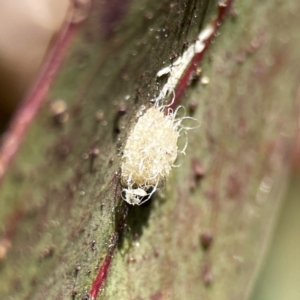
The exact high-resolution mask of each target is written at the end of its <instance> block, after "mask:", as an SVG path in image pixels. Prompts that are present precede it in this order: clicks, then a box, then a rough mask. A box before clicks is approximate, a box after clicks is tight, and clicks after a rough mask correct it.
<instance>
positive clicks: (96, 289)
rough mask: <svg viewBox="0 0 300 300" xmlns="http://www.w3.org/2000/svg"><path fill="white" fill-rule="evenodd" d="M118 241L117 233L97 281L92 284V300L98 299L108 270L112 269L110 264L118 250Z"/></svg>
mask: <svg viewBox="0 0 300 300" xmlns="http://www.w3.org/2000/svg"><path fill="white" fill-rule="evenodd" d="M117 241H118V232H116V233H115V235H114V237H113V243H112V244H111V245H110V247H109V248H108V251H107V255H106V257H105V259H104V261H103V263H102V266H101V267H100V269H99V272H98V274H97V277H96V279H95V280H94V282H93V284H92V288H91V291H90V298H91V300H94V299H96V298H97V296H98V293H99V291H100V288H101V287H102V286H103V283H104V281H105V279H106V277H107V273H108V270H109V267H110V264H111V261H112V256H113V253H114V250H115V248H116V245H117Z"/></svg>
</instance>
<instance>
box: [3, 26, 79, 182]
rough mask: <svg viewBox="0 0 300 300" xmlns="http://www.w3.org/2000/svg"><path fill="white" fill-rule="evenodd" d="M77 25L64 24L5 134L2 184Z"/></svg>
mask: <svg viewBox="0 0 300 300" xmlns="http://www.w3.org/2000/svg"><path fill="white" fill-rule="evenodd" d="M76 27H77V26H76V25H73V24H72V23H70V22H69V23H67V24H65V25H64V27H63V28H62V30H61V32H60V35H59V37H58V39H57V42H56V44H55V46H54V48H53V50H52V51H51V54H50V56H49V59H48V60H47V62H46V63H45V64H44V66H43V68H42V71H41V73H40V75H39V76H38V79H37V81H36V83H35V85H34V86H33V88H32V89H31V90H30V92H29V93H28V94H27V96H26V98H25V99H24V100H23V101H22V104H21V106H20V108H19V109H18V111H17V112H16V113H15V115H14V117H13V119H12V121H11V123H10V125H9V128H8V130H7V133H5V135H4V138H3V142H2V147H1V148H0V184H1V182H2V181H3V178H4V175H5V173H6V171H7V170H8V167H9V165H10V163H11V162H12V160H13V158H14V156H15V154H16V152H17V151H18V149H19V147H20V145H21V143H22V141H23V138H24V136H25V134H26V131H27V129H28V127H29V125H30V124H31V122H32V121H33V119H34V117H35V115H36V114H37V112H38V110H39V108H40V106H41V104H42V103H43V100H44V98H45V96H46V94H47V92H48V90H49V87H50V85H51V84H52V82H53V80H54V78H55V76H56V74H57V71H58V70H59V68H60V66H61V64H62V61H63V58H64V56H65V53H66V49H67V47H68V45H69V44H70V41H71V38H72V36H73V34H74V32H75V28H76Z"/></svg>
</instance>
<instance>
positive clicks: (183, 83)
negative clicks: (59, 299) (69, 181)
mask: <svg viewBox="0 0 300 300" xmlns="http://www.w3.org/2000/svg"><path fill="white" fill-rule="evenodd" d="M232 3H233V0H228V1H227V2H224V3H223V4H222V5H221V4H219V14H218V16H217V18H216V19H215V20H214V22H213V24H212V26H213V28H214V33H215V32H216V31H217V29H218V28H219V26H220V25H221V23H222V21H223V20H224V17H225V16H226V14H227V13H228V11H229V9H230V8H231V6H232ZM213 37H214V34H212V35H211V37H210V38H209V39H207V41H206V46H205V48H204V50H203V51H202V52H200V53H197V54H196V55H195V56H194V57H193V59H192V61H191V63H190V65H189V66H188V68H187V70H186V71H185V72H184V74H183V76H182V78H181V79H180V81H179V84H178V86H177V88H176V91H175V95H176V96H175V100H174V103H173V104H172V105H171V107H173V108H174V107H175V106H176V105H177V104H178V102H179V98H180V97H181V96H182V94H183V92H184V90H185V89H186V88H187V86H188V82H189V78H190V76H191V74H192V72H193V71H194V69H195V68H196V66H197V64H198V63H199V62H200V61H201V59H202V58H203V55H204V53H205V51H206V49H207V48H208V45H209V44H210V42H211V40H212V39H213ZM125 214H126V213H125ZM124 220H125V217H124V218H123V221H121V222H119V223H118V226H117V231H116V232H115V234H114V237H113V243H112V244H111V245H110V247H109V249H108V252H107V255H106V257H105V259H104V261H103V263H102V265H101V267H100V269H99V272H98V274H97V276H96V279H95V280H94V282H93V283H92V287H91V290H90V294H89V296H90V297H91V300H95V299H96V298H97V296H98V294H99V291H100V289H101V288H102V287H103V285H104V283H105V280H106V278H107V274H108V271H109V267H110V264H111V261H112V258H113V252H114V250H115V248H116V245H117V241H118V238H119V235H120V234H121V232H122V229H123V226H124Z"/></svg>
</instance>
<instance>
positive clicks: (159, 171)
mask: <svg viewBox="0 0 300 300" xmlns="http://www.w3.org/2000/svg"><path fill="white" fill-rule="evenodd" d="M180 108H182V106H180V107H179V108H177V109H176V110H175V111H173V109H171V108H168V106H166V105H162V104H159V101H157V102H156V103H155V105H154V106H153V107H151V108H149V109H148V110H146V111H145V109H143V110H142V111H141V112H140V113H138V115H137V116H138V117H139V119H138V121H137V123H136V124H135V126H134V127H133V129H132V130H131V132H130V134H129V136H128V139H127V142H126V145H125V148H124V154H123V156H122V164H121V184H122V186H123V194H124V196H122V197H123V199H124V200H125V201H126V202H128V203H129V204H132V205H141V204H143V203H144V202H146V201H147V200H149V199H150V197H151V196H152V194H153V193H154V192H155V191H156V189H157V186H158V184H159V183H160V182H161V181H164V180H165V179H167V177H168V176H169V173H170V171H171V169H172V167H174V162H175V160H176V158H177V154H178V153H183V154H184V153H185V149H186V146H187V142H186V145H185V146H184V148H183V149H182V150H178V147H177V141H178V138H179V136H180V134H181V132H182V131H183V132H185V131H186V130H188V129H191V128H189V127H185V126H183V125H182V121H183V120H184V119H192V120H195V119H193V118H191V117H186V116H184V117H177V112H178V110H179V109H180ZM165 110H167V113H165ZM197 127H198V126H197Z"/></svg>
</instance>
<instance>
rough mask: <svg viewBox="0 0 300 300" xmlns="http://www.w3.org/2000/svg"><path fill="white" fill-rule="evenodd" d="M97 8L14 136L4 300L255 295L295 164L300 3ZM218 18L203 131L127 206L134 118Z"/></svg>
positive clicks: (181, 0)
mask: <svg viewBox="0 0 300 300" xmlns="http://www.w3.org/2000/svg"><path fill="white" fill-rule="evenodd" d="M84 2H86V3H85V5H88V1H76V7H77V8H76V9H77V10H79V11H76V14H75V15H73V18H72V21H69V22H71V23H67V24H66V25H65V27H64V28H63V29H62V33H61V36H60V39H59V40H58V41H57V45H56V48H55V49H54V50H53V52H52V54H51V55H50V56H51V57H50V58H49V60H48V63H46V64H45V67H44V69H43V70H42V73H41V76H40V77H39V78H38V79H37V84H36V85H35V86H34V87H33V89H32V91H31V92H30V93H29V95H28V97H27V98H26V99H25V102H24V103H23V105H22V107H21V108H20V110H19V112H18V113H17V114H16V116H15V118H14V120H12V123H11V124H12V125H11V127H10V129H9V130H8V132H7V135H6V137H10V138H11V139H10V140H9V139H8V138H7V139H5V138H4V139H3V143H2V152H1V154H0V162H1V163H2V165H1V164H0V173H2V175H3V176H4V177H3V180H2V183H1V189H0V222H1V223H0V224H1V227H0V230H1V237H0V238H1V240H0V295H1V297H0V298H1V299H14V300H19V299H31V300H33V299H124V300H127V299H128V300H129V299H135V300H138V299H139V300H142V299H143V300H144V299H151V300H159V299H161V300H163V299H174V300H176V299H189V300H193V299H214V300H241V299H247V297H248V295H249V293H250V291H251V289H252V286H253V282H254V280H255V278H256V274H257V270H258V269H259V266H260V265H261V263H262V261H263V259H264V253H265V249H266V246H267V244H268V240H269V239H270V236H271V233H272V228H273V226H274V224H275V221H276V216H277V213H278V210H279V208H280V204H281V198H282V197H281V195H282V192H283V191H284V189H285V186H286V184H287V179H288V174H289V171H290V169H291V168H293V164H295V162H297V159H296V160H293V161H292V157H294V156H293V155H294V149H295V147H296V146H295V140H296V136H297V122H298V104H299V99H300V96H299V95H300V91H299V78H300V68H299V58H300V39H299V35H300V34H299V27H300V18H299V13H300V2H299V1H293V0H288V1H284V2H282V1H271V0H268V1H263V2H262V1H258V0H254V1H246V0H237V1H236V2H234V3H231V1H227V2H225V3H219V4H218V3H217V2H216V1H209V0H198V1H196V0H178V1H161V0H131V1H130V0H126V1H121V0H120V1H118V0H113V1H109V0H107V1H100V0H95V1H94V2H93V3H92V7H91V10H90V11H89V12H88V13H87V11H86V10H85V8H86V6H84V5H83V4H84ZM80 3H81V5H80ZM230 5H232V6H231V7H229V6H230ZM224 7H227V8H228V9H227V11H226V15H225V13H224V15H222V14H221V12H220V10H221V9H224ZM86 14H87V15H86ZM221 15H222V17H221V18H219V19H217V18H218V17H220V16H221ZM85 16H86V19H84V18H85ZM216 20H217V21H216ZM213 22H216V23H215V24H217V25H218V28H217V31H216V32H215V34H214V37H213V39H211V40H210V41H209V43H208V45H207V49H206V50H205V55H204V56H203V57H201V59H200V58H199V59H198V60H199V63H198V70H196V72H195V74H196V75H195V76H194V77H193V80H191V81H190V82H187V81H181V84H182V85H183V86H184V94H183V96H182V97H181V98H180V104H181V105H184V106H185V107H186V109H187V112H188V114H189V115H192V116H193V117H194V118H196V119H198V120H199V121H200V123H201V126H200V127H199V128H197V129H195V130H191V131H189V133H188V141H189V144H188V147H187V150H186V155H185V156H183V155H182V156H179V158H178V164H180V165H181V166H180V167H179V168H176V169H174V170H173V171H172V172H171V176H170V178H169V179H168V180H167V181H166V182H165V183H164V184H163V185H162V186H161V187H160V188H159V189H158V192H157V193H156V194H155V195H154V196H153V197H152V199H151V200H150V201H148V202H147V203H145V204H144V205H142V206H134V207H133V206H129V205H127V204H126V203H125V202H124V201H123V200H122V199H121V186H120V181H119V179H120V162H121V155H122V149H123V147H124V145H125V143H126V139H127V137H128V134H129V132H130V129H131V128H132V126H133V125H134V124H135V123H136V113H137V112H138V111H139V109H140V108H141V106H142V105H144V106H145V107H146V108H148V107H150V106H151V105H152V104H151V103H150V101H151V99H153V98H154V97H155V96H157V95H158V94H159V91H160V89H161V88H162V86H163V84H164V83H165V82H166V79H167V75H166V76H164V77H162V78H157V77H156V73H157V72H158V71H159V70H161V69H162V68H163V67H166V66H168V65H170V64H171V63H172V61H175V60H176V59H177V58H178V57H179V56H181V55H182V54H183V53H184V51H185V50H186V49H187V47H188V46H189V45H190V44H192V43H194V42H195V38H196V37H197V36H198V34H199V32H200V31H201V30H202V29H203V28H204V27H205V26H206V25H207V24H213ZM221 23H222V25H221ZM219 25H221V26H219ZM200 69H201V70H200ZM199 74H200V75H199ZM187 84H188V86H186V85H187ZM59 100H60V101H62V102H57V101H59ZM176 101H177V102H176V105H179V99H176ZM55 105H56V106H55ZM59 105H61V106H59ZM64 105H66V107H65V108H64V107H63V106H64ZM38 108H39V109H38ZM61 108H63V109H61ZM18 122H19V123H18ZM17 125H18V126H19V127H18V126H17ZM14 126H15V127H14ZM17 129H18V130H17ZM14 130H15V131H14ZM10 133H11V135H10ZM9 142H11V144H8V143H9ZM181 144H184V138H183V140H182V141H181ZM10 146H12V147H13V148H9V147H10ZM5 149H6V150H5ZM7 149H12V150H11V151H8V150H7ZM17 149H18V151H17V152H16V150H17ZM15 152H16V154H15V155H14V153H15ZM296 155H297V153H296ZM298 155H299V153H298ZM0 175H1V174H0Z"/></svg>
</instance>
